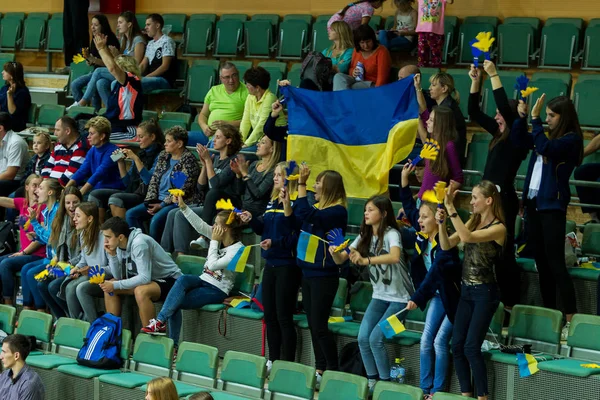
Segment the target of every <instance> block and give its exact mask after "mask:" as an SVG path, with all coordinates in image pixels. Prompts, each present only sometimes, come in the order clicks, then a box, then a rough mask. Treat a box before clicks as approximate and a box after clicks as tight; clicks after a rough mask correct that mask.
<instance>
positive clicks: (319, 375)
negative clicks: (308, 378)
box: [315, 372, 323, 390]
mask: <svg viewBox="0 0 600 400" xmlns="http://www.w3.org/2000/svg"><path fill="white" fill-rule="evenodd" d="M315 376H316V377H317V382H316V384H315V389H316V390H319V388H320V387H321V380H323V375H322V374H320V373H318V372H315Z"/></svg>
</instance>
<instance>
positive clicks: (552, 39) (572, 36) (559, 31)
mask: <svg viewBox="0 0 600 400" xmlns="http://www.w3.org/2000/svg"><path fill="white" fill-rule="evenodd" d="M578 48H579V29H578V28H577V27H576V26H575V25H573V24H569V23H555V24H552V25H548V24H547V23H546V26H544V28H543V29H542V37H541V44H540V59H539V68H555V69H571V65H572V63H573V56H574V55H575V53H576V52H577V50H578Z"/></svg>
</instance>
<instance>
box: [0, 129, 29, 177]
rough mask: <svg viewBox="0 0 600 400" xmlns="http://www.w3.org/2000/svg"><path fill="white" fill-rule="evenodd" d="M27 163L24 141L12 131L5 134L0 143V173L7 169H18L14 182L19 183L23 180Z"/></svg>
mask: <svg viewBox="0 0 600 400" xmlns="http://www.w3.org/2000/svg"><path fill="white" fill-rule="evenodd" d="M28 162H29V153H28V149H27V142H25V139H23V138H22V137H21V136H19V135H18V134H16V133H15V132H13V131H8V132H6V135H5V136H4V138H3V139H2V141H1V142H0V171H1V172H4V171H6V169H7V168H8V167H18V168H19V169H18V171H17V175H16V176H15V179H14V180H15V181H19V180H21V179H23V174H25V169H27V163H28Z"/></svg>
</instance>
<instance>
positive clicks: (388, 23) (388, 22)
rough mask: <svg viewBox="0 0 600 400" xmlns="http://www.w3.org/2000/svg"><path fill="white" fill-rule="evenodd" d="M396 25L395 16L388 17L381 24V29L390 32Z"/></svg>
mask: <svg viewBox="0 0 600 400" xmlns="http://www.w3.org/2000/svg"><path fill="white" fill-rule="evenodd" d="M395 25H396V16H395V15H389V16H388V17H387V18H386V19H385V22H384V24H383V29H385V30H386V31H389V30H391V29H392V28H393V27H394V26H395Z"/></svg>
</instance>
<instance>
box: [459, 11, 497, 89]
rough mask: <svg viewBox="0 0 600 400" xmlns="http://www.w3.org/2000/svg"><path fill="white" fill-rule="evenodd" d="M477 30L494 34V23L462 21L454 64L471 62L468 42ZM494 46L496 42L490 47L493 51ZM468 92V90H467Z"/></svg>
mask: <svg viewBox="0 0 600 400" xmlns="http://www.w3.org/2000/svg"><path fill="white" fill-rule="evenodd" d="M479 32H492V36H495V32H496V28H495V26H494V25H492V24H489V23H480V22H477V23H469V24H467V23H463V24H462V25H461V26H460V29H459V36H458V37H459V39H458V40H459V42H458V46H459V47H458V49H459V50H458V60H456V64H458V65H469V64H472V63H473V54H472V52H471V45H470V44H469V42H470V41H471V40H472V39H474V38H475V37H476V36H477V35H478V34H479ZM495 47H496V43H495V42H494V45H493V46H492V49H490V51H491V52H493V51H494V48H495ZM479 59H480V62H482V63H483V60H484V57H483V55H481V56H480V58H479ZM469 80H470V78H469ZM467 93H468V92H467Z"/></svg>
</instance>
